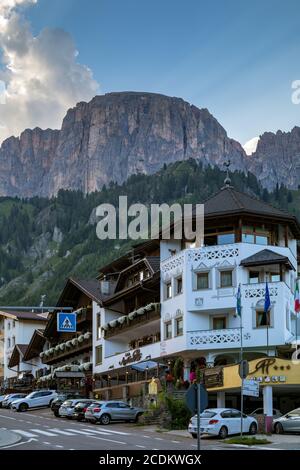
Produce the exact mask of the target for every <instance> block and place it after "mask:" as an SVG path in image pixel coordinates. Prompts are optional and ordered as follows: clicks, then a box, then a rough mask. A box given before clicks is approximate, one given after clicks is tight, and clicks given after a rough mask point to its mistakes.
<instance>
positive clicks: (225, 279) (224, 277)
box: [220, 270, 233, 287]
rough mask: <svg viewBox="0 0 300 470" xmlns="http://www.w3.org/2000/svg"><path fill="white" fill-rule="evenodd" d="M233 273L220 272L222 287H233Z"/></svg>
mask: <svg viewBox="0 0 300 470" xmlns="http://www.w3.org/2000/svg"><path fill="white" fill-rule="evenodd" d="M232 285H233V283H232V271H229V270H228V271H220V287H232Z"/></svg>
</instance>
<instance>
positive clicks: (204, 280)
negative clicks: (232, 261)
mask: <svg viewBox="0 0 300 470" xmlns="http://www.w3.org/2000/svg"><path fill="white" fill-rule="evenodd" d="M196 276H197V284H196V288H197V290H202V289H208V288H209V273H208V272H205V273H197V274H196Z"/></svg>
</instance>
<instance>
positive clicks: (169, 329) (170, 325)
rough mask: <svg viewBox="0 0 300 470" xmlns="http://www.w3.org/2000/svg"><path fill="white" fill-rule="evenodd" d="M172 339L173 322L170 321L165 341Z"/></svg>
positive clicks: (166, 329)
mask: <svg viewBox="0 0 300 470" xmlns="http://www.w3.org/2000/svg"><path fill="white" fill-rule="evenodd" d="M170 338H172V322H171V321H168V322H166V323H165V339H170Z"/></svg>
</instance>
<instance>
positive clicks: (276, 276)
mask: <svg viewBox="0 0 300 470" xmlns="http://www.w3.org/2000/svg"><path fill="white" fill-rule="evenodd" d="M270 281H271V282H279V281H280V274H278V273H270Z"/></svg>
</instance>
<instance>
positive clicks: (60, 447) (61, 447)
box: [55, 445, 64, 449]
mask: <svg viewBox="0 0 300 470" xmlns="http://www.w3.org/2000/svg"><path fill="white" fill-rule="evenodd" d="M55 447H58V448H59V449H63V448H64V446H59V445H56V446H55Z"/></svg>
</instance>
